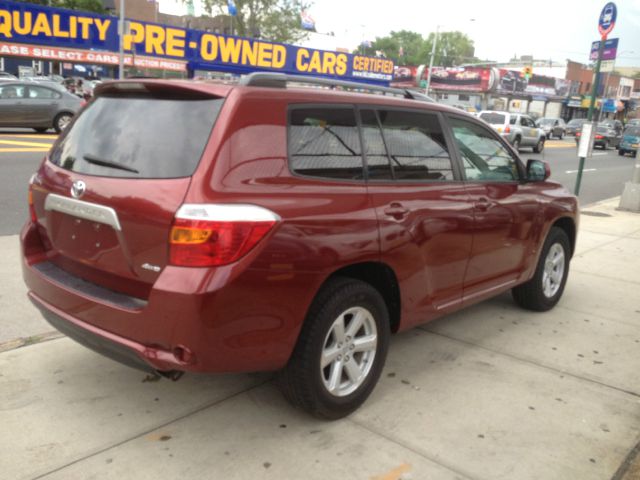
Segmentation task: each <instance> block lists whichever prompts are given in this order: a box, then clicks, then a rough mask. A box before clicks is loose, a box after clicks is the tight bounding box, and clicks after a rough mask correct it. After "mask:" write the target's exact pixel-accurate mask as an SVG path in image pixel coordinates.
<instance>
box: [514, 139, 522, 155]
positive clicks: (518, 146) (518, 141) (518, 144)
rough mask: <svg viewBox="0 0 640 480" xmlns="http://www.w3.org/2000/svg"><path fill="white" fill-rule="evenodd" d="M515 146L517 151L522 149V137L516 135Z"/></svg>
mask: <svg viewBox="0 0 640 480" xmlns="http://www.w3.org/2000/svg"><path fill="white" fill-rule="evenodd" d="M513 148H514V149H515V151H516V152H519V151H520V137H516V138H515V140H514V141H513Z"/></svg>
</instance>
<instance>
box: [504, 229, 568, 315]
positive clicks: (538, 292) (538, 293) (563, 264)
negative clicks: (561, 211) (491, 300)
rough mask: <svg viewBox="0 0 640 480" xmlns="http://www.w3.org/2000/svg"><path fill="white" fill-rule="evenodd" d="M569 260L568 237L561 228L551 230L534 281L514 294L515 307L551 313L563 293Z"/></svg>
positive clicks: (530, 281)
mask: <svg viewBox="0 0 640 480" xmlns="http://www.w3.org/2000/svg"><path fill="white" fill-rule="evenodd" d="M570 256H571V247H570V244H569V237H568V236H567V234H566V233H565V231H564V230H562V229H561V228H558V227H551V230H550V231H549V235H547V239H546V240H545V242H544V245H543V247H542V252H541V253H540V258H539V259H538V265H537V266H536V271H535V273H534V275H533V277H532V278H531V280H529V281H528V282H526V283H523V284H522V285H518V286H517V287H515V288H513V289H512V290H511V294H512V295H513V299H514V300H515V301H516V303H517V304H518V305H520V306H521V307H522V308H526V309H527V310H533V311H536V312H546V311H547V310H550V309H552V308H553V307H554V306H555V305H556V304H557V303H558V301H559V300H560V297H561V296H562V292H564V287H565V284H566V283H567V276H568V274H569V260H570Z"/></svg>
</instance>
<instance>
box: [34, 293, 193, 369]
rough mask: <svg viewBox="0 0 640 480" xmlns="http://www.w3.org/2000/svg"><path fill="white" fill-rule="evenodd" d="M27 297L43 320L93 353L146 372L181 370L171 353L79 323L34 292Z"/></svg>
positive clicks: (179, 363)
mask: <svg viewBox="0 0 640 480" xmlns="http://www.w3.org/2000/svg"><path fill="white" fill-rule="evenodd" d="M28 297H29V300H31V303H33V304H34V305H35V306H36V308H38V310H40V313H42V316H43V317H44V318H45V320H47V322H49V323H50V324H51V325H52V326H53V327H54V328H55V329H56V330H58V331H59V332H61V333H64V334H65V335H66V336H68V337H69V338H71V339H73V340H75V341H76V342H78V343H80V344H81V345H84V346H85V347H87V348H90V349H91V350H93V351H94V352H97V353H100V354H102V355H104V356H106V357H109V358H111V359H112V360H115V361H117V362H119V363H122V364H124V365H127V366H129V367H132V368H135V369H138V370H142V371H145V372H155V371H161V372H167V371H173V370H183V369H184V366H185V363H184V362H180V361H179V360H178V359H177V358H176V357H175V355H173V353H171V352H167V351H165V350H160V349H157V348H150V347H147V346H145V345H142V344H140V343H136V342H133V341H131V340H129V339H126V338H123V337H120V336H118V335H115V334H113V333H110V332H107V331H105V330H102V329H100V328H97V327H95V326H93V325H89V324H87V323H84V322H81V321H79V320H77V319H75V318H73V317H72V316H70V315H68V314H66V313H64V312H63V311H61V310H60V309H58V308H56V307H54V306H53V305H51V304H49V303H47V302H46V301H44V300H43V299H41V298H39V297H38V296H37V295H36V294H35V293H33V292H29V293H28Z"/></svg>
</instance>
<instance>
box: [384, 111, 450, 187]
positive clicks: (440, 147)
mask: <svg viewBox="0 0 640 480" xmlns="http://www.w3.org/2000/svg"><path fill="white" fill-rule="evenodd" d="M378 117H379V118H380V125H381V126H382V133H383V135H384V140H385V142H386V145H387V151H388V154H389V158H390V159H391V168H392V171H393V176H394V178H395V179H396V180H453V170H452V165H451V158H450V157H449V152H448V150H447V146H446V142H445V139H444V134H443V132H442V127H441V126H440V121H439V120H438V116H437V115H435V114H432V113H421V112H406V111H395V110H378Z"/></svg>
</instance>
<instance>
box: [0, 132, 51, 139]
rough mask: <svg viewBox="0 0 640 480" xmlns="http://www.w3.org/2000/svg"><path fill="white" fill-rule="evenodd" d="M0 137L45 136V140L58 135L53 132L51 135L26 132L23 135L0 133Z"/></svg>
mask: <svg viewBox="0 0 640 480" xmlns="http://www.w3.org/2000/svg"><path fill="white" fill-rule="evenodd" d="M0 138H46V139H47V140H55V139H56V138H58V135H56V134H53V133H52V134H51V135H44V134H42V135H36V134H35V133H27V134H24V135H21V134H19V133H16V134H11V133H0Z"/></svg>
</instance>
